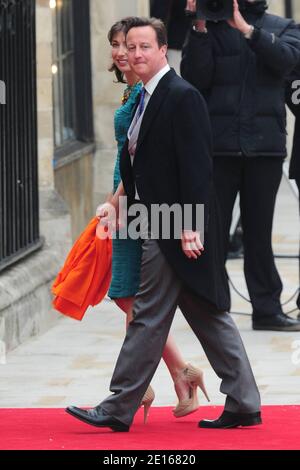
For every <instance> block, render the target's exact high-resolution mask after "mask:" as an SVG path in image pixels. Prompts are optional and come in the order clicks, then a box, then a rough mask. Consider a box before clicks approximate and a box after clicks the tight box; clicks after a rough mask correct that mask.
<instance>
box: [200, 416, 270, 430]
mask: <svg viewBox="0 0 300 470" xmlns="http://www.w3.org/2000/svg"><path fill="white" fill-rule="evenodd" d="M259 424H262V420H261V418H251V420H244V421H240V422H239V423H235V424H230V425H228V426H222V427H218V426H201V425H200V423H199V426H198V427H199V428H202V429H233V428H239V427H249V426H258V425H259Z"/></svg>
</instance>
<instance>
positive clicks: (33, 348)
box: [0, 181, 300, 408]
mask: <svg viewBox="0 0 300 470" xmlns="http://www.w3.org/2000/svg"><path fill="white" fill-rule="evenodd" d="M298 238H299V222H298V206H297V200H296V198H295V197H294V196H293V195H292V193H291V191H290V189H289V187H288V185H287V183H286V181H283V183H282V186H281V189H280V197H279V198H278V204H277V210H276V217H275V223H274V251H275V253H277V254H286V255H293V254H297V253H298ZM276 263H277V266H278V269H279V271H280V274H281V276H282V279H283V283H284V292H283V296H282V300H283V301H286V300H288V299H289V297H290V296H291V295H292V294H293V293H294V292H295V290H296V288H297V287H298V261H297V260H296V259H277V260H276ZM228 269H229V273H230V276H231V278H232V280H233V282H234V284H235V285H236V287H237V288H238V289H239V290H241V291H242V292H243V293H244V295H245V296H248V294H247V290H246V287H245V282H244V278H243V273H242V260H232V261H229V263H228ZM293 308H295V302H294V301H292V302H291V303H289V304H288V305H287V306H286V307H285V310H286V311H289V310H291V309H293ZM232 311H233V312H241V313H243V315H242V314H233V317H234V320H235V321H236V322H237V324H238V327H239V330H240V332H241V335H242V337H243V340H244V342H245V345H246V349H247V352H248V354H249V358H250V361H251V364H252V366H253V371H254V374H255V377H256V379H257V382H258V386H259V389H260V391H261V395H262V401H263V404H299V403H300V333H283V332H278V333H277V332H268V331H265V332H254V331H252V329H251V316H250V315H249V314H250V312H251V309H250V305H249V304H248V303H247V302H246V301H244V300H242V299H241V298H239V297H238V296H237V295H236V294H235V293H233V307H232ZM247 314H248V315H247ZM292 315H296V312H295V313H293V314H292ZM124 331H125V315H124V314H123V313H121V312H120V311H119V310H118V308H117V307H116V306H115V305H114V303H113V302H111V301H109V300H105V301H103V302H102V304H100V305H99V306H98V307H96V308H94V309H92V310H90V311H89V312H88V313H87V315H86V317H85V319H84V320H83V322H81V323H79V322H75V321H74V320H71V319H68V318H64V317H62V318H61V319H60V320H59V321H58V322H57V324H56V325H55V326H54V327H53V328H52V329H51V330H49V331H48V332H46V333H45V334H43V335H40V336H39V337H36V338H33V339H32V340H30V341H28V342H27V343H25V344H23V345H21V346H19V347H18V348H17V349H15V350H14V351H12V352H10V353H9V354H8V355H7V360H6V364H3V365H0V397H1V398H0V406H1V407H21V408H22V407H64V406H66V405H70V404H75V405H79V406H94V405H95V404H97V403H98V402H99V401H100V400H101V399H103V398H104V397H106V396H107V395H108V393H109V392H108V390H109V382H110V377H111V374H112V371H113V367H114V364H115V361H116V358H117V355H118V352H119V349H120V347H121V345H122V340H123V337H124ZM172 332H173V334H174V337H175V339H176V341H177V343H178V345H179V347H180V349H181V351H182V353H183V355H184V357H185V358H186V361H188V362H191V363H193V364H195V365H197V366H199V367H202V368H203V369H204V371H205V379H206V384H207V389H208V393H209V395H210V398H211V404H212V405H217V404H223V403H224V395H222V394H221V393H220V392H219V385H220V380H219V378H218V377H217V376H216V375H215V373H214V372H213V371H212V370H211V368H210V365H209V364H208V361H207V360H206V358H205V356H204V354H203V351H202V350H201V347H200V346H199V344H198V342H197V340H196V338H195V336H194V335H193V333H192V332H191V330H190V328H189V326H188V325H187V323H186V322H185V320H184V318H183V316H182V315H181V313H180V312H177V314H176V317H175V321H174V323H173V326H172ZM152 385H153V387H154V389H155V392H156V399H155V402H154V404H155V405H156V406H162V405H173V404H175V402H176V395H175V391H174V388H173V384H172V381H171V379H170V376H169V374H168V371H167V369H166V367H165V365H164V364H163V363H161V364H160V365H159V368H158V370H157V372H156V375H155V377H154V379H153V381H152ZM199 393H200V392H199ZM201 403H202V404H205V398H204V396H201Z"/></svg>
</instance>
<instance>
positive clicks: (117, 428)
mask: <svg viewBox="0 0 300 470" xmlns="http://www.w3.org/2000/svg"><path fill="white" fill-rule="evenodd" d="M65 412H66V413H68V414H69V415H71V416H73V417H74V418H77V419H79V420H80V421H82V422H83V423H86V424H89V425H90V426H96V427H97V428H110V429H112V431H114V432H128V431H129V426H118V425H115V426H114V425H113V426H108V425H103V424H96V423H91V422H90V421H89V420H88V419H85V418H84V417H83V416H78V415H77V414H76V413H73V412H72V411H71V410H65Z"/></svg>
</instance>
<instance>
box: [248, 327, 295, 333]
mask: <svg viewBox="0 0 300 470" xmlns="http://www.w3.org/2000/svg"><path fill="white" fill-rule="evenodd" d="M252 329H253V330H256V331H286V332H287V333H288V332H289V331H294V332H295V331H300V328H299V326H297V327H294V326H291V327H280V326H278V327H276V326H252Z"/></svg>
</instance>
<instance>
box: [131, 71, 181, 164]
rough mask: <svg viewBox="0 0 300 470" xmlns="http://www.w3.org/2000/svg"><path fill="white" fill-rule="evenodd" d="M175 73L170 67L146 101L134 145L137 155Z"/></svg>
mask: <svg viewBox="0 0 300 470" xmlns="http://www.w3.org/2000/svg"><path fill="white" fill-rule="evenodd" d="M175 75H176V72H175V71H174V69H171V70H170V71H169V72H168V73H166V75H164V76H163V77H162V79H161V80H160V82H159V83H158V85H157V87H156V88H155V90H154V93H153V95H152V96H151V98H150V101H149V103H148V106H147V108H146V111H145V114H144V118H143V122H142V125H141V129H140V133H139V137H138V142H137V147H136V156H137V153H138V150H139V147H140V145H141V143H142V142H143V140H144V138H145V136H146V135H147V132H148V131H149V129H150V126H151V123H152V121H153V119H154V118H155V117H156V116H157V114H158V110H159V108H160V106H161V104H162V102H163V100H164V98H165V97H166V95H167V92H168V89H169V84H170V81H171V80H172V78H173V77H174V76H175ZM135 160H136V158H135V159H134V161H135Z"/></svg>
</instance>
